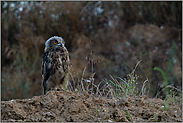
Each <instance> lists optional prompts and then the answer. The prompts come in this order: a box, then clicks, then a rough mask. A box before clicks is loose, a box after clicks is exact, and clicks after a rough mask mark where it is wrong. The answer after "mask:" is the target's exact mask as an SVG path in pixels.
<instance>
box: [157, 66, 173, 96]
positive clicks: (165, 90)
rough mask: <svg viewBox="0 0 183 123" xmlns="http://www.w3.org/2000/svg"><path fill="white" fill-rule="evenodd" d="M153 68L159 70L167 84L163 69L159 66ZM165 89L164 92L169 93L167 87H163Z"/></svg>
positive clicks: (166, 84)
mask: <svg viewBox="0 0 183 123" xmlns="http://www.w3.org/2000/svg"><path fill="white" fill-rule="evenodd" d="M154 70H157V71H159V72H161V74H162V76H163V79H164V83H165V86H168V81H167V76H166V73H164V72H163V70H162V69H161V68H159V67H154ZM165 91H166V93H169V92H168V88H165Z"/></svg>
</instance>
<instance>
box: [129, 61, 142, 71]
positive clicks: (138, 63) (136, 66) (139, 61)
mask: <svg viewBox="0 0 183 123" xmlns="http://www.w3.org/2000/svg"><path fill="white" fill-rule="evenodd" d="M141 61H142V60H140V61H138V62H137V64H136V66H135V68H134V69H133V71H132V72H131V74H134V72H135V69H136V68H137V66H138V64H139V63H140V62H141Z"/></svg>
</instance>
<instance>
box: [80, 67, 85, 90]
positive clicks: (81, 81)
mask: <svg viewBox="0 0 183 123" xmlns="http://www.w3.org/2000/svg"><path fill="white" fill-rule="evenodd" d="M85 70H86V66H85V68H84V70H83V74H82V78H81V85H82V88H83V91H85V88H84V85H83V82H82V81H83V76H84V73H85Z"/></svg>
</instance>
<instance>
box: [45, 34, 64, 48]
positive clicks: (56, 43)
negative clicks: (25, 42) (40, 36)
mask: <svg viewBox="0 0 183 123" xmlns="http://www.w3.org/2000/svg"><path fill="white" fill-rule="evenodd" d="M64 45H65V41H64V39H63V38H61V37H58V36H53V37H51V38H49V39H48V40H47V41H46V43H45V49H44V50H45V51H46V50H47V49H57V48H61V47H64Z"/></svg>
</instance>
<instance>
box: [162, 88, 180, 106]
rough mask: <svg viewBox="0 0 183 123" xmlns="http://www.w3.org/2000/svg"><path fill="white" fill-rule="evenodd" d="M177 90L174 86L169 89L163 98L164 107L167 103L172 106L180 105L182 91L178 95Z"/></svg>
mask: <svg viewBox="0 0 183 123" xmlns="http://www.w3.org/2000/svg"><path fill="white" fill-rule="evenodd" d="M177 91H180V90H178V89H177V88H175V87H174V88H171V89H170V92H169V94H167V96H166V98H165V100H164V103H165V107H166V106H167V107H169V105H171V106H172V107H182V93H181V94H180V95H179V96H178V93H177ZM180 92H181V91H180Z"/></svg>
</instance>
